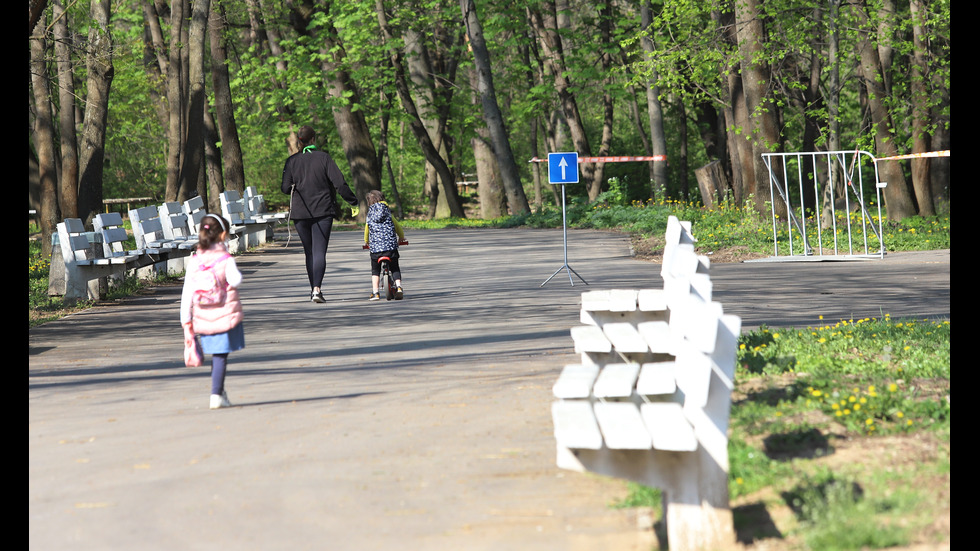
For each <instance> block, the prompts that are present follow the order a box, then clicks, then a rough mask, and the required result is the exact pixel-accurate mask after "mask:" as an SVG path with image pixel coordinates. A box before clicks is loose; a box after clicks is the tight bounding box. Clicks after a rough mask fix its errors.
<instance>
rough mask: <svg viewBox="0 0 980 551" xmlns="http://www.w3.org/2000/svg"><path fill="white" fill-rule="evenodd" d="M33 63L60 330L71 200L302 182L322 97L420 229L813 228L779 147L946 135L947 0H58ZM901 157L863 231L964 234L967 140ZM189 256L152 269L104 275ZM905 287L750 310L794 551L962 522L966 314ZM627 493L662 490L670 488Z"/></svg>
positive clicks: (43, 12)
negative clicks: (903, 314) (785, 194)
mask: <svg viewBox="0 0 980 551" xmlns="http://www.w3.org/2000/svg"><path fill="white" fill-rule="evenodd" d="M30 76H31V79H30V94H29V95H30V105H29V118H30V131H29V146H30V147H29V150H30V178H29V187H30V208H31V209H34V210H36V211H37V216H36V220H37V224H34V225H33V226H32V227H31V228H30V229H29V234H30V235H31V236H32V238H31V239H29V249H28V273H29V275H28V282H29V289H28V311H29V327H34V326H36V325H38V324H42V323H45V322H47V321H50V320H53V319H57V318H58V317H60V316H62V315H65V314H66V313H70V312H71V311H74V310H70V309H66V308H64V307H63V305H62V304H61V302H60V299H59V298H58V297H49V296H48V295H47V283H48V274H49V265H50V264H49V260H48V259H49V258H50V244H51V234H52V232H53V231H54V228H55V225H56V224H57V222H59V221H61V220H62V219H64V218H68V217H78V218H82V219H83V220H86V221H87V220H89V219H90V218H91V216H92V215H93V213H97V212H101V210H102V209H103V203H102V202H103V201H104V200H107V199H113V198H132V197H151V198H153V201H154V202H162V201H182V200H185V199H187V198H188V197H191V196H193V195H201V196H202V197H205V198H206V199H207V200H208V203H209V210H210V211H212V212H216V211H218V210H219V208H218V206H217V195H218V194H219V193H220V192H221V191H223V190H226V189H233V190H238V191H241V190H243V189H244V188H245V186H256V187H257V188H258V190H259V192H260V193H262V194H263V195H264V196H265V197H266V200H267V202H268V204H269V206H270V208H271V209H272V210H282V209H285V208H287V203H288V196H287V195H285V194H283V193H281V191H280V189H279V184H280V178H281V170H282V165H283V162H284V160H285V159H286V158H287V157H288V155H290V154H292V153H295V132H296V131H297V130H298V129H299V127H300V126H302V125H304V124H310V125H312V126H314V127H315V128H316V129H317V131H318V140H317V146H318V147H319V148H321V149H323V150H326V151H328V152H329V153H330V154H331V155H332V156H333V157H334V158H335V159H336V160H337V162H338V164H339V165H340V166H341V168H342V170H343V172H344V173H345V175H347V177H348V179H349V181H350V184H351V186H352V188H354V190H355V192H356V194H357V195H358V197H359V198H363V197H364V195H365V193H366V191H367V190H369V189H381V190H383V191H384V193H385V194H386V196H387V197H388V199H389V202H390V203H391V205H392V207H393V210H395V212H396V215H397V216H398V218H399V219H401V220H403V225H404V226H405V227H406V228H409V229H410V230H416V231H424V230H425V229H427V228H446V227H449V228H452V227H494V228H512V227H535V228H556V227H560V226H561V224H562V219H563V209H562V208H561V200H560V195H559V189H562V190H563V191H566V189H565V188H567V193H568V204H567V208H566V209H564V215H565V217H566V218H567V224H568V226H569V227H570V228H572V229H578V228H583V229H600V230H608V231H619V232H623V233H627V234H629V235H631V236H632V238H633V241H634V244H637V245H639V244H644V246H646V247H647V248H648V250H650V251H652V252H654V253H655V252H656V249H657V246H658V241H657V240H658V239H660V238H661V236H663V235H664V230H665V228H666V223H667V219H668V217H670V216H676V217H677V218H679V219H680V220H686V221H690V222H691V223H692V226H693V231H694V235H695V236H696V237H697V239H698V243H697V247H698V252H699V253H700V254H705V255H709V258H717V257H718V256H725V257H727V258H730V259H734V260H739V259H741V258H747V257H750V256H768V255H772V254H773V251H774V247H776V246H782V245H784V244H786V243H787V242H789V243H792V244H793V246H795V247H797V250H802V249H801V248H800V247H801V246H802V245H803V244H802V243H801V242H800V241H799V240H800V239H801V236H800V235H799V234H792V235H791V234H788V233H787V230H786V229H785V226H783V225H780V226H779V227H778V228H776V229H775V230H774V228H773V224H772V215H773V214H775V216H776V218H777V220H782V221H785V220H786V219H787V213H786V212H785V210H784V209H783V208H782V206H781V205H780V203H779V201H778V199H774V198H773V197H772V196H771V193H772V192H771V191H770V188H769V187H768V180H767V178H768V174H767V173H766V171H765V170H764V169H763V167H762V165H761V161H760V159H761V155H762V154H763V153H766V152H775V151H789V152H791V151H855V150H862V151H868V152H871V153H872V154H873V155H875V156H876V157H878V158H887V157H892V156H900V155H903V154H908V153H926V152H940V151H945V152H946V153H947V154H948V150H949V126H950V100H949V88H950V2H949V0H934V1H932V2H925V1H923V0H907V1H906V0H831V1H829V2H817V3H814V2H803V1H800V0H744V1H743V0H738V1H735V0H708V1H695V0H617V1H615V2H583V1H581V0H521V1H518V2H512V1H510V2H502V1H499V0H460V1H459V2H445V1H442V2H440V1H438V0H376V1H374V2H368V1H366V0H347V1H345V2H333V1H332V0H261V1H258V0H194V1H190V0H187V1H183V2H177V1H170V2H167V1H166V0H155V1H149V0H141V1H139V2H137V1H136V0H121V1H116V2H109V0H92V1H91V2H82V3H79V2H64V1H63V0H39V1H33V0H32V2H31V3H30ZM557 151H575V152H577V153H578V154H579V155H580V156H583V157H588V156H592V155H597V156H606V155H645V156H660V157H658V158H660V159H665V160H659V161H651V162H629V163H626V162H624V163H612V162H610V163H605V164H601V163H583V164H582V165H581V171H582V173H581V178H580V181H579V182H577V183H574V184H570V185H568V186H565V187H563V188H559V186H550V185H548V182H547V173H546V171H542V168H543V166H542V165H543V163H539V162H528V161H529V160H532V159H535V158H538V157H544V156H545V155H546V153H547V152H557ZM713 166H719V167H721V168H720V170H718V171H715V172H711V171H710V170H708V169H710V168H711V167H713ZM879 168H880V169H881V174H880V175H879V176H880V179H879V181H882V182H887V184H888V185H887V187H885V188H884V195H883V196H882V197H880V198H879V197H878V196H877V195H874V194H875V190H874V189H870V190H865V192H864V193H865V196H864V197H862V198H861V200H862V201H863V204H865V205H867V206H868V207H869V214H870V216H871V217H872V219H873V221H874V223H875V224H879V223H880V224H881V226H880V228H881V235H877V233H874V234H868V235H860V236H858V237H859V240H862V241H863V240H865V239H866V240H867V242H868V243H869V247H870V249H871V250H872V251H876V250H877V249H878V247H879V245H880V244H881V242H882V241H883V242H884V247H883V248H884V250H885V251H887V252H898V251H916V250H936V249H949V248H950V228H949V181H950V172H949V160H948V158H931V159H912V160H902V161H900V162H899V161H891V162H884V163H882V164H881V166H880V167H879ZM704 178H708V180H709V181H710V183H711V184H712V185H713V186H714V187H715V189H716V190H717V196H716V197H709V196H706V195H705V193H704V192H702V189H703V188H702V184H703V183H704V181H705V180H704ZM457 182H466V184H465V185H463V186H458V185H457ZM842 182H843V179H840V180H838V181H837V184H836V185H838V186H840V185H842ZM842 191H844V190H842V189H841V190H838V196H840V192H842ZM789 193H790V194H791V195H792V194H793V193H794V192H793V190H790V191H789ZM792 199H793V200H794V201H797V204H800V203H802V206H803V210H802V211H799V212H797V215H798V216H800V218H802V219H804V220H806V219H812V218H816V217H819V216H820V213H818V212H817V210H818V209H817V207H815V205H814V204H813V203H812V202H811V199H808V198H805V197H799V196H796V197H792ZM879 202H880V203H881V207H882V209H883V210H882V214H881V215H880V218H879V214H878V210H877V208H878V206H879V205H878V203H879ZM705 205H710V206H708V207H706V206H705ZM362 206H363V204H362ZM365 210H366V209H364V208H361V209H360V212H361V213H363V212H364V211H365ZM864 214H865V213H861V212H850V213H848V214H838V215H837V216H838V221H839V222H844V219H842V218H841V217H845V216H846V217H860V216H863V215H864ZM341 222H343V223H344V224H345V225H347V226H348V227H356V226H357V225H358V224H359V223H361V222H363V220H358V219H357V218H350V217H349V216H348V217H347V218H346V219H344V220H342V221H341ZM822 227H826V226H822ZM862 231H863V228H862ZM834 238H835V236H834V235H833V233H828V232H822V233H820V234H819V235H811V236H809V244H811V245H812V244H813V243H816V242H817V241H818V240H820V241H821V242H824V243H831V242H833V240H834ZM713 255H718V256H713ZM653 256H655V254H654V255H653ZM176 281H177V278H173V277H171V278H162V279H161V280H158V281H155V282H141V281H137V280H135V279H126V280H125V281H123V282H122V283H121V284H120V285H117V286H115V287H114V288H113V289H112V290H111V291H110V294H109V295H108V297H107V299H106V300H114V299H116V298H120V297H125V296H128V295H132V294H134V293H139V292H142V291H143V289H145V288H146V287H147V286H151V285H154V284H174V283H175V282H176ZM92 305H93V304H92V303H83V304H81V305H78V306H75V307H74V308H76V309H77V308H86V307H90V306H92ZM887 314H888V313H887V312H883V313H882V316H881V317H880V318H877V319H859V320H826V324H825V325H821V326H819V327H811V328H805V329H803V328H793V329H789V328H774V327H773V328H770V327H763V328H760V329H758V330H755V331H752V332H747V333H745V334H743V335H742V336H741V338H740V340H739V352H738V358H739V365H738V371H737V376H736V384H737V387H736V389H735V394H734V395H733V400H734V401H733V408H732V422H731V425H732V430H731V433H732V434H731V438H730V457H731V472H730V475H731V476H730V494H731V496H732V502H733V505H734V511H735V521H736V528H737V529H738V531H739V533H740V536H742V537H743V538H744V539H745V540H746V541H748V542H751V541H754V540H757V539H758V540H766V541H767V543H770V544H772V543H773V538H774V537H775V536H777V534H774V533H773V530H774V529H772V528H770V530H769V531H766V529H765V526H766V525H767V523H766V522H760V519H758V518H756V517H755V513H756V512H757V510H758V509H757V508H755V507H753V505H754V504H758V503H762V504H763V505H764V509H765V510H766V511H769V512H770V514H772V512H773V511H785V514H786V517H787V518H788V519H789V520H787V519H783V518H774V519H771V520H772V521H773V522H769V523H768V525H769V526H772V525H773V524H776V525H778V531H779V534H778V535H779V536H780V537H781V538H782V540H783V544H784V545H785V548H786V549H799V548H803V549H873V548H885V547H894V546H902V545H910V544H930V543H934V540H936V541H946V542H948V538H949V526H948V520H947V522H946V524H945V526H942V523H941V522H937V516H938V517H942V515H944V514H946V515H948V511H949V419H950V418H949V364H950V361H949V327H950V324H949V320H905V319H903V320H897V319H891V318H890V317H889V316H888V315H887ZM621 505H623V506H647V507H653V508H657V507H659V497H658V492H657V491H656V490H652V489H649V488H641V487H631V492H630V495H629V496H628V497H627V498H625V499H624V501H623V502H622V503H621ZM758 526H762V527H763V528H762V529H760V530H755V527H758ZM768 548H777V549H778V548H781V547H768Z"/></svg>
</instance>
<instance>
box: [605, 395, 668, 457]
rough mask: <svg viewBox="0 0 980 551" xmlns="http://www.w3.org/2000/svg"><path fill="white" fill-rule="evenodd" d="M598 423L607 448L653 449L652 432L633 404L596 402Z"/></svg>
mask: <svg viewBox="0 0 980 551" xmlns="http://www.w3.org/2000/svg"><path fill="white" fill-rule="evenodd" d="M592 409H593V411H594V412H595V418H596V421H598V423H599V430H601V431H602V438H603V441H604V442H605V444H606V447H608V448H610V449H614V450H649V449H651V448H653V440H652V439H651V437H650V432H649V431H648V430H647V428H646V424H645V423H644V422H643V417H642V416H641V415H640V410H639V408H637V407H636V404H634V403H632V402H596V403H595V404H593V408H592Z"/></svg>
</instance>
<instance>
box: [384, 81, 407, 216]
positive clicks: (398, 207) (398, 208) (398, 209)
mask: <svg viewBox="0 0 980 551" xmlns="http://www.w3.org/2000/svg"><path fill="white" fill-rule="evenodd" d="M381 97H382V104H383V105H384V107H383V108H382V110H381V150H380V151H379V152H378V159H379V160H380V161H381V163H382V164H384V170H387V172H388V182H389V184H390V185H391V197H390V200H391V201H393V202H394V204H395V216H396V217H398V218H404V210H403V208H402V199H401V196H400V195H399V193H398V184H397V183H396V182H395V172H394V171H393V170H392V168H391V156H390V155H388V121H389V116H388V113H389V112H390V111H391V96H390V95H388V94H387V93H385V92H384V90H382V91H381Z"/></svg>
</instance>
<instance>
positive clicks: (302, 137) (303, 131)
mask: <svg viewBox="0 0 980 551" xmlns="http://www.w3.org/2000/svg"><path fill="white" fill-rule="evenodd" d="M296 137H297V138H299V141H300V142H302V143H303V144H304V145H310V144H312V143H313V140H315V139H316V130H313V128H312V127H310V126H304V127H303V128H300V129H299V132H297V133H296Z"/></svg>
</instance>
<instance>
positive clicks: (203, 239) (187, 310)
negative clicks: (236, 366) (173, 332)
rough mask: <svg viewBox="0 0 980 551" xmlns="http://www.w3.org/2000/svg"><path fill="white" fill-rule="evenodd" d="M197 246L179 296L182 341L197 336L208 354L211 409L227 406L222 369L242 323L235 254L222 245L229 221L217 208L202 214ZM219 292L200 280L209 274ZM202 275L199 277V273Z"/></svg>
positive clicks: (241, 344) (241, 335)
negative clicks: (209, 289) (208, 290)
mask: <svg viewBox="0 0 980 551" xmlns="http://www.w3.org/2000/svg"><path fill="white" fill-rule="evenodd" d="M200 228H201V230H200V232H199V233H198V241H197V251H196V252H195V253H194V255H193V256H191V257H190V259H189V260H188V263H187V271H186V272H185V274H184V290H183V293H182V294H181V297H180V323H181V325H182V326H183V327H184V341H185V344H188V343H190V344H193V342H194V339H195V338H197V339H199V342H200V345H201V351H202V352H204V353H205V354H211V409H218V408H225V407H229V406H231V403H230V402H229V401H228V394H227V393H226V392H225V372H226V370H227V367H228V354H229V353H231V352H234V351H236V350H241V349H242V348H245V331H244V329H243V328H242V303H241V300H239V298H238V286H239V285H241V283H242V273H241V272H239V271H238V266H237V265H236V264H235V259H234V257H232V256H231V255H230V254H229V253H228V249H227V248H225V240H226V239H228V222H227V221H226V220H225V219H224V218H222V217H221V216H219V215H217V214H209V215H207V216H205V217H204V218H203V219H201V226H200ZM205 271H208V272H211V274H213V278H214V279H212V281H216V284H217V286H218V287H217V288H218V290H219V291H220V292H219V293H211V294H207V293H202V291H201V289H200V288H199V287H200V286H201V283H200V282H201V281H206V280H207V278H210V277H211V274H203V273H202V272H205ZM202 275H204V276H205V277H204V278H202V277H201V276H202Z"/></svg>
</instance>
